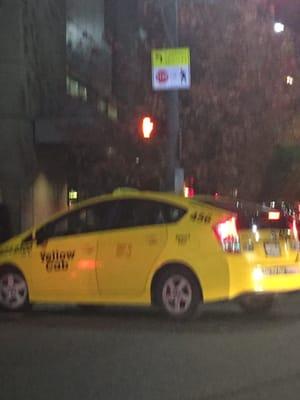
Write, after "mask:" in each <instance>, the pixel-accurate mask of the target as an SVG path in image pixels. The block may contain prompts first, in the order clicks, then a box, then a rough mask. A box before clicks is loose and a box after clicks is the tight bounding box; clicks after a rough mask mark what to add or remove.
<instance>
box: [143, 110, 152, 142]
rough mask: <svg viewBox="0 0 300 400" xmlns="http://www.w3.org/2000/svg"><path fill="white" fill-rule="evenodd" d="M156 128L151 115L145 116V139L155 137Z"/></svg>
mask: <svg viewBox="0 0 300 400" xmlns="http://www.w3.org/2000/svg"><path fill="white" fill-rule="evenodd" d="M154 130H155V123H154V120H153V118H152V117H151V116H149V115H148V116H145V117H143V118H142V124H141V133H142V136H143V138H144V139H145V140H150V139H152V137H153V134H154Z"/></svg>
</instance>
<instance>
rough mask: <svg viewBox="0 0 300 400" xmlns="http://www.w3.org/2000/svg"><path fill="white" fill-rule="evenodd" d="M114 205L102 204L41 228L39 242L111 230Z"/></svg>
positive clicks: (37, 234) (38, 234) (38, 236)
mask: <svg viewBox="0 0 300 400" xmlns="http://www.w3.org/2000/svg"><path fill="white" fill-rule="evenodd" d="M113 203H114V202H109V201H106V202H101V203H98V204H95V205H92V206H88V207H84V208H82V209H80V210H76V211H74V212H70V213H69V214H67V215H64V216H63V217H60V218H58V219H57V220H55V221H52V222H50V223H48V224H46V225H44V226H43V227H42V228H40V229H39V230H38V231H37V233H36V238H37V241H38V242H42V241H44V240H47V239H50V238H52V237H61V236H69V235H79V234H84V233H90V232H96V231H101V230H106V229H109V228H110V226H111V218H112V215H113V209H114V204H113Z"/></svg>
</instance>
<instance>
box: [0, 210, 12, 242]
mask: <svg viewBox="0 0 300 400" xmlns="http://www.w3.org/2000/svg"><path fill="white" fill-rule="evenodd" d="M11 234H12V232H11V222H10V215H9V209H8V207H7V206H6V205H5V204H3V203H0V243H2V242H5V241H6V240H8V239H9V238H10V237H11Z"/></svg>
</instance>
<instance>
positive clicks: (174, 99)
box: [165, 0, 180, 191]
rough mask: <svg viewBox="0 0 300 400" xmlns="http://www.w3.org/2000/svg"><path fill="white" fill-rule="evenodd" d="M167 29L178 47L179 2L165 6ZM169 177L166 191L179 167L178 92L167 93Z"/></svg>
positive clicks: (174, 1) (173, 186) (169, 189)
mask: <svg viewBox="0 0 300 400" xmlns="http://www.w3.org/2000/svg"><path fill="white" fill-rule="evenodd" d="M165 16H166V19H167V29H168V32H167V33H168V37H169V40H170V41H172V43H170V45H171V47H177V46H178V0H169V1H168V4H167V5H166V6H165ZM166 96H167V130H168V141H167V176H166V190H168V191H174V190H175V172H176V168H177V167H179V131H180V128H179V99H178V90H171V91H169V92H167V94H166Z"/></svg>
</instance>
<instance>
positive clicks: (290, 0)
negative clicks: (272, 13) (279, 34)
mask: <svg viewBox="0 0 300 400" xmlns="http://www.w3.org/2000/svg"><path fill="white" fill-rule="evenodd" d="M275 5H276V16H277V19H278V20H281V21H282V22H284V23H285V24H286V25H287V26H288V27H289V28H290V29H292V30H293V31H295V32H297V33H299V34H300V0H276V1H275Z"/></svg>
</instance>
